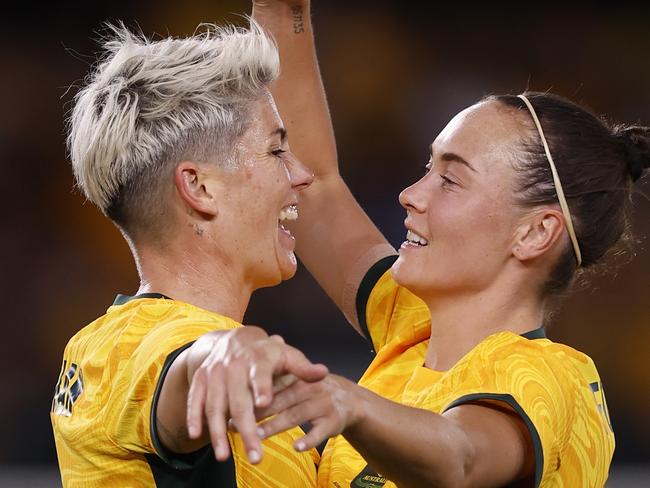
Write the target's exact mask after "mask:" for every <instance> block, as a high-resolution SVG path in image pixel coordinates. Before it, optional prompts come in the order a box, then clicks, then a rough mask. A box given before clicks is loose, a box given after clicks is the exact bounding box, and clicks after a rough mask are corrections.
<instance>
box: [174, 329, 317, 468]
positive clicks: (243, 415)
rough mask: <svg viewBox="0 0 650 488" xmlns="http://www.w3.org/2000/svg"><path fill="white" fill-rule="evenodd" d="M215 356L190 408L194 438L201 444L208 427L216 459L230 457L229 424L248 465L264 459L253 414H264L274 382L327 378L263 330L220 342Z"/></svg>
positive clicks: (195, 384) (196, 383)
mask: <svg viewBox="0 0 650 488" xmlns="http://www.w3.org/2000/svg"><path fill="white" fill-rule="evenodd" d="M210 347H211V350H210V351H209V353H208V354H207V356H206V357H205V359H204V360H203V362H202V363H201V365H200V366H199V367H198V368H197V369H196V371H195V372H194V374H193V376H192V379H191V384H190V390H189V394H188V400H187V402H188V405H187V426H188V432H189V435H190V438H192V439H197V438H199V437H200V436H201V435H202V433H203V422H204V421H205V423H206V424H207V428H208V433H209V436H210V441H211V442H212V446H213V448H214V451H215V457H216V458H217V459H218V460H219V461H224V460H226V459H227V458H228V456H229V455H230V447H229V444H228V437H227V428H226V422H227V420H228V417H229V416H230V417H232V423H233V425H234V426H235V427H236V429H237V430H238V431H239V433H240V434H241V436H242V440H243V442H244V445H245V446H246V452H247V453H248V459H249V461H250V462H251V463H253V464H256V463H258V462H259V461H261V459H262V449H261V446H260V438H259V436H258V434H257V426H256V421H255V414H254V409H255V407H257V408H265V407H267V406H268V405H270V403H271V401H272V399H273V389H272V388H273V387H272V383H273V378H274V377H276V376H281V375H285V374H292V375H294V376H295V377H296V378H299V379H300V380H302V381H305V382H311V381H318V380H320V379H322V378H324V377H325V375H327V368H326V367H325V366H324V365H322V364H312V363H311V362H310V361H309V360H308V359H307V358H306V357H305V356H304V354H302V352H300V351H298V350H297V349H295V348H293V347H291V346H288V345H286V344H285V343H284V341H282V339H281V338H279V337H269V336H268V335H267V334H266V332H264V331H263V330H262V329H260V328H259V327H253V326H246V327H241V328H237V329H234V330H232V331H230V332H228V333H227V334H221V335H218V336H216V338H215V340H214V341H213V342H212V343H211V344H210Z"/></svg>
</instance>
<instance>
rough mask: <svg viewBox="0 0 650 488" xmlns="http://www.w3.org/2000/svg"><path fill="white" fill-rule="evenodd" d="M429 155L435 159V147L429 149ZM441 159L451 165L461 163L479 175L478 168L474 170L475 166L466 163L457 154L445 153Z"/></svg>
mask: <svg viewBox="0 0 650 488" xmlns="http://www.w3.org/2000/svg"><path fill="white" fill-rule="evenodd" d="M429 154H430V155H431V159H433V146H430V147H429ZM440 159H442V160H443V161H446V162H449V163H451V162H454V163H460V164H462V165H464V166H467V167H468V168H469V169H471V170H472V171H474V172H475V173H478V171H476V168H474V166H472V165H471V164H469V163H468V162H467V161H465V160H464V159H463V158H461V157H460V156H459V155H458V154H456V153H451V152H446V153H443V154H442V156H440Z"/></svg>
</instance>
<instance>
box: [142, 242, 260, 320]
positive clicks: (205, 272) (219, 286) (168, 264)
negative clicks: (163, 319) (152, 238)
mask: <svg viewBox="0 0 650 488" xmlns="http://www.w3.org/2000/svg"><path fill="white" fill-rule="evenodd" d="M187 249H189V248H188V247H186V246H183V245H182V243H172V244H170V245H169V246H149V245H140V246H138V247H137V251H136V250H134V255H135V259H136V263H137V266H138V272H139V275H140V288H139V289H138V294H140V293H162V294H163V295H166V296H168V297H170V298H173V299H174V300H180V301H183V302H186V303H190V304H192V305H194V306H197V307H200V308H203V309H205V310H209V311H211V312H215V313H218V314H220V315H224V316H226V317H229V318H231V319H233V320H235V321H237V322H242V320H243V318H244V312H245V311H246V308H247V307H248V302H249V300H250V297H251V294H252V292H253V287H252V286H251V285H250V284H249V283H246V281H245V280H244V279H243V276H241V275H240V274H238V273H237V271H236V270H235V269H234V266H233V263H232V262H230V261H229V260H228V259H225V258H223V257H221V256H214V255H211V254H210V253H208V252H207V251H206V250H205V249H203V248H201V247H197V246H194V247H192V248H191V252H189V251H187Z"/></svg>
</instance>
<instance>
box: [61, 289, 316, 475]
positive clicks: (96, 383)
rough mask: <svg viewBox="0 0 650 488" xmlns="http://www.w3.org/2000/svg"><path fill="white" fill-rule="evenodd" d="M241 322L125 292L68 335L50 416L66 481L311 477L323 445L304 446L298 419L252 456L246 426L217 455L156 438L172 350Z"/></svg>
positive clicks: (174, 353) (159, 297)
mask: <svg viewBox="0 0 650 488" xmlns="http://www.w3.org/2000/svg"><path fill="white" fill-rule="evenodd" d="M236 327H241V324H239V323H237V322H235V321H233V320H231V319H229V318H227V317H224V316H221V315H217V314H215V313H212V312H209V311H207V310H202V309H200V308H197V307H194V306H192V305H190V304H187V303H183V302H179V301H175V300H171V299H167V298H166V297H163V296H162V295H158V294H143V295H139V296H136V297H125V296H118V299H117V300H116V302H115V304H114V305H113V306H111V307H110V308H109V309H108V311H107V313H106V315H104V316H102V317H100V318H99V319H97V320H96V321H94V322H93V323H91V324H90V325H88V326H87V327H85V328H84V329H82V330H81V331H80V332H78V333H77V334H76V335H75V336H74V337H73V338H72V339H71V340H70V342H69V343H68V345H67V346H66V348H65V352H64V354H63V365H62V367H61V373H60V375H59V380H58V382H57V385H56V389H55V395H54V399H53V401H52V411H51V414H50V416H51V420H52V426H53V429H54V438H55V441H56V450H57V455H58V459H59V467H60V469H61V477H62V480H63V486H64V487H65V488H73V487H109V486H110V487H120V488H123V487H143V488H144V487H162V486H164V487H177V486H178V487H204V486H206V487H207V486H210V487H217V486H218V487H239V488H257V487H274V488H285V487H296V488H298V487H300V488H302V487H309V486H312V487H313V486H315V485H316V464H315V463H317V462H318V453H317V452H316V451H314V450H312V451H311V452H309V453H298V452H296V451H295V450H294V449H293V442H294V440H295V439H297V438H298V437H300V436H302V435H304V434H303V432H302V430H300V429H298V428H296V429H292V430H290V431H288V432H285V433H283V434H279V435H277V436H274V437H272V438H270V439H268V440H265V441H263V442H262V445H263V450H264V458H263V460H262V462H261V463H260V464H258V465H251V464H249V463H248V461H247V459H246V453H245V449H244V446H243V443H242V441H241V438H240V437H239V435H238V434H229V440H230V444H231V447H232V452H233V456H231V458H230V459H229V460H228V461H226V462H223V463H219V462H217V461H216V460H215V458H214V455H213V453H212V449H211V447H210V446H207V447H206V448H204V449H202V450H200V451H198V452H197V453H193V454H189V455H176V454H174V453H171V452H169V451H167V450H166V449H165V448H164V446H162V445H161V443H160V441H159V440H158V436H157V432H156V422H155V417H154V415H152V414H153V412H155V408H156V401H157V397H158V391H159V388H160V386H161V385H162V382H163V380H164V377H165V374H166V372H167V370H168V368H169V366H170V365H171V364H172V362H173V360H174V359H175V358H176V357H177V356H178V355H179V354H180V353H181V352H182V351H183V350H184V349H185V348H187V347H189V346H190V345H191V344H192V343H193V341H195V340H196V339H197V338H198V337H200V336H201V335H203V334H205V333H206V332H210V331H214V330H226V329H233V328H236Z"/></svg>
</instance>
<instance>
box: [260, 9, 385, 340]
mask: <svg viewBox="0 0 650 488" xmlns="http://www.w3.org/2000/svg"><path fill="white" fill-rule="evenodd" d="M253 18H254V19H255V20H256V21H258V22H259V23H260V25H261V26H262V27H263V28H264V29H265V30H267V31H268V32H269V33H270V34H272V35H273V36H274V37H275V39H276V41H277V43H278V46H279V48H280V63H281V66H282V68H281V69H282V71H281V75H280V79H279V80H278V81H277V82H276V84H275V85H274V87H273V90H272V91H273V96H274V97H275V99H276V103H277V105H278V108H279V110H280V114H281V116H282V118H283V119H284V123H285V126H286V127H287V129H288V132H289V134H290V138H291V149H292V151H293V153H294V154H296V155H297V157H298V158H300V159H301V160H302V162H303V163H304V164H305V165H307V166H308V167H309V168H310V169H311V170H312V171H313V172H314V182H313V183H312V185H311V187H310V188H309V189H308V190H306V191H304V192H303V193H302V194H301V201H300V206H299V208H300V218H299V219H298V220H297V221H296V223H295V224H294V225H292V226H291V230H292V232H293V233H294V235H295V236H296V245H297V251H298V255H299V256H300V259H301V260H302V261H303V263H304V264H305V266H307V269H309V271H310V272H311V273H312V275H313V276H314V277H315V278H316V280H317V281H318V282H319V284H320V285H321V286H322V287H323V289H324V290H325V291H326V293H327V294H328V295H329V296H330V297H331V298H332V300H334V302H335V303H336V305H337V306H338V307H339V308H340V309H341V311H342V312H343V313H344V314H345V315H346V317H347V318H348V320H349V321H350V323H351V324H352V325H353V326H354V327H355V328H356V329H357V330H359V325H358V321H357V317H356V313H355V297H356V292H357V289H358V286H359V283H360V281H361V279H362V278H363V276H364V274H365V272H366V271H367V270H368V268H369V267H370V266H372V265H373V264H374V263H375V262H376V261H378V260H379V259H380V258H382V257H385V256H388V255H391V254H395V253H396V251H395V249H393V247H392V246H391V245H390V244H389V243H388V242H387V241H386V239H385V238H384V236H383V235H382V234H381V233H380V232H379V230H378V229H377V227H375V225H374V224H373V223H372V221H371V220H370V218H369V217H368V216H367V215H366V213H365V212H364V211H363V209H362V208H361V207H360V206H359V204H358V203H357V202H356V200H355V199H354V197H353V196H352V194H351V192H350V190H349V189H348V187H347V186H346V185H345V183H344V182H343V180H342V179H341V176H340V174H339V169H338V160H337V152H336V143H335V140H334V132H333V130H332V123H331V118H330V114H329V109H328V106H327V100H326V97H325V91H324V89H323V83H322V81H321V76H320V71H319V68H318V61H317V59H316V50H315V46H314V35H313V31H312V24H311V18H310V2H309V0H254V1H253Z"/></svg>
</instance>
